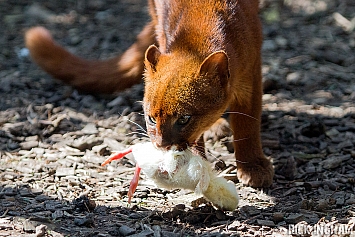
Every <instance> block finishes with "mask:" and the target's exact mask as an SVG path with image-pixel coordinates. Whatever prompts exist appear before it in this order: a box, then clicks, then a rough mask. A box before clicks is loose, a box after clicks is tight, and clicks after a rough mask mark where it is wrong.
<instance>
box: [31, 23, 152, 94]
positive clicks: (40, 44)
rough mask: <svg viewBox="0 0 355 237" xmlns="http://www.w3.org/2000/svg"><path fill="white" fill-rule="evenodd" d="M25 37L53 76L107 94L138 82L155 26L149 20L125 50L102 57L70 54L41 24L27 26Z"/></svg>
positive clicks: (36, 55)
mask: <svg viewBox="0 0 355 237" xmlns="http://www.w3.org/2000/svg"><path fill="white" fill-rule="evenodd" d="M25 41H26V47H27V48H28V49H29V51H30V54H31V58H32V59H33V60H34V61H35V62H36V63H37V64H38V65H39V66H40V67H41V68H42V69H43V70H44V71H46V72H47V73H49V74H50V75H52V76H53V77H55V78H57V79H59V80H61V81H63V82H65V83H67V84H69V85H72V86H73V87H74V88H76V89H78V90H81V91H85V92H90V93H96V94H99V93H101V94H108V93H114V92H118V91H122V90H124V89H126V88H128V87H130V86H132V85H134V84H137V83H140V82H141V79H142V73H143V70H144V54H145V50H146V49H147V48H148V47H149V45H151V44H154V42H155V38H154V26H153V24H152V23H149V24H147V25H146V26H145V28H144V29H143V30H142V32H141V33H140V34H139V35H138V36H137V40H136V42H135V43H134V44H133V45H132V46H131V47H130V48H129V49H128V50H127V51H126V52H125V53H123V54H122V55H120V56H117V57H114V58H111V59H108V60H102V61H90V60H86V59H83V58H80V57H77V56H75V55H73V54H72V53H70V52H68V51H67V50H66V49H64V48H63V47H62V46H60V45H59V44H57V43H56V42H55V41H54V40H53V38H52V36H51V34H50V33H49V31H48V30H46V29H45V28H43V27H34V28H31V29H29V30H28V31H27V32H26V34H25Z"/></svg>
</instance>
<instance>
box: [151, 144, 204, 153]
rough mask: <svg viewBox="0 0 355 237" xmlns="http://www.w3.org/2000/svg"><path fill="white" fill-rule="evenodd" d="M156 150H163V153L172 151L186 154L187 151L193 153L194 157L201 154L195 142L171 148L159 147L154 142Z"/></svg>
mask: <svg viewBox="0 0 355 237" xmlns="http://www.w3.org/2000/svg"><path fill="white" fill-rule="evenodd" d="M152 143H153V145H154V147H155V149H157V150H161V151H164V152H167V151H172V152H177V153H178V152H185V151H187V150H189V151H191V152H192V153H193V154H194V155H199V154H200V152H199V150H198V148H197V143H196V142H194V143H191V144H188V143H185V144H180V145H171V146H165V147H161V146H159V145H158V144H157V143H156V142H152Z"/></svg>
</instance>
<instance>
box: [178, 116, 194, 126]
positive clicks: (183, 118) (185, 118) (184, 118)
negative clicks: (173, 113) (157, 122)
mask: <svg viewBox="0 0 355 237" xmlns="http://www.w3.org/2000/svg"><path fill="white" fill-rule="evenodd" d="M190 118H191V116H190V115H184V116H181V117H180V118H178V120H177V121H176V123H177V124H178V125H185V124H187V123H188V122H189V121H190Z"/></svg>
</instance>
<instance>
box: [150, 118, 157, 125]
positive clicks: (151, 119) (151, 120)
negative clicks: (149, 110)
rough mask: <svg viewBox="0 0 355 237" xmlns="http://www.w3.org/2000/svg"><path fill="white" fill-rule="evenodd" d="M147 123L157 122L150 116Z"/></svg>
mask: <svg viewBox="0 0 355 237" xmlns="http://www.w3.org/2000/svg"><path fill="white" fill-rule="evenodd" d="M148 122H149V123H150V124H154V125H155V124H157V121H156V120H155V118H153V117H152V116H148Z"/></svg>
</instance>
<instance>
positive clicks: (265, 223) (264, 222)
mask: <svg viewBox="0 0 355 237" xmlns="http://www.w3.org/2000/svg"><path fill="white" fill-rule="evenodd" d="M256 222H257V223H258V225H261V226H269V227H274V226H275V223H274V222H273V221H270V220H259V219H257V220H256Z"/></svg>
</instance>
